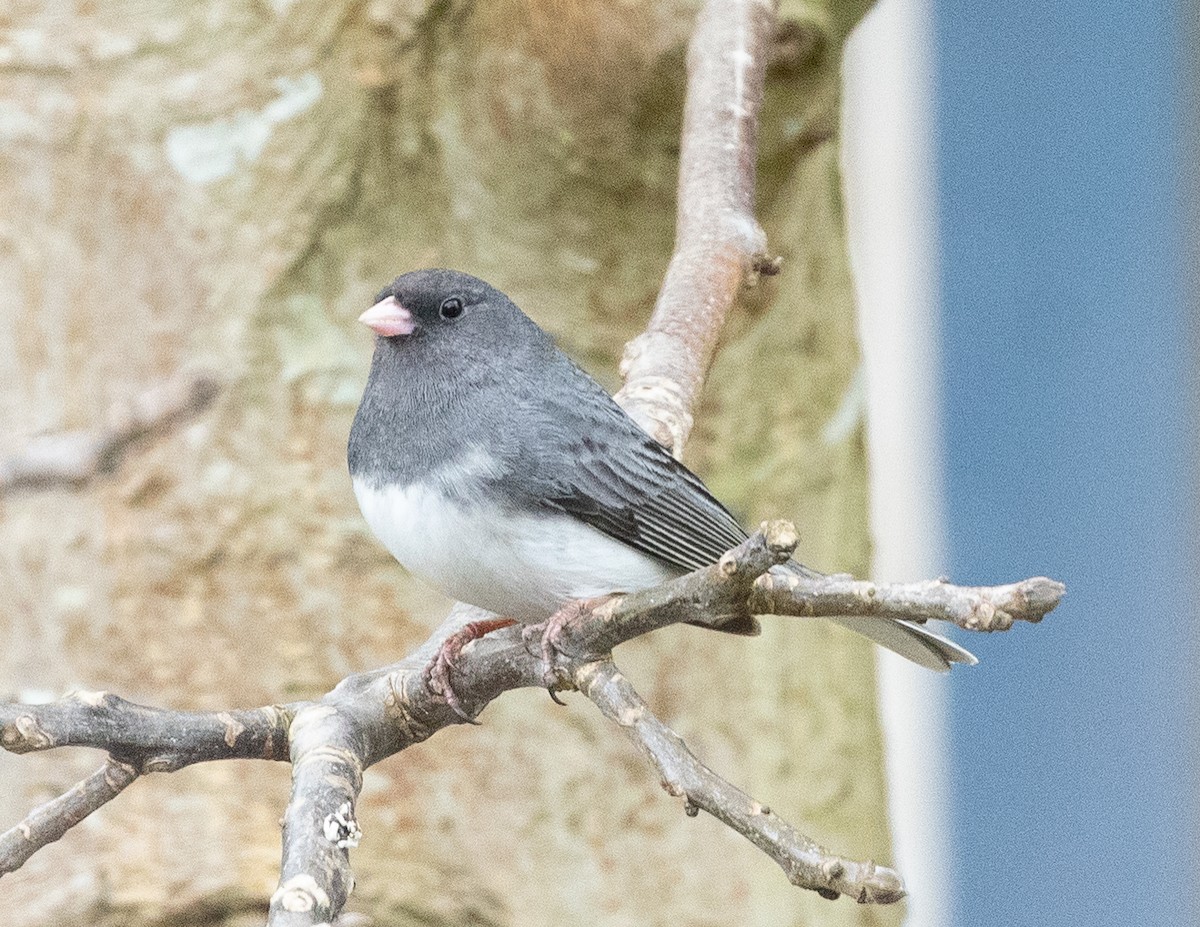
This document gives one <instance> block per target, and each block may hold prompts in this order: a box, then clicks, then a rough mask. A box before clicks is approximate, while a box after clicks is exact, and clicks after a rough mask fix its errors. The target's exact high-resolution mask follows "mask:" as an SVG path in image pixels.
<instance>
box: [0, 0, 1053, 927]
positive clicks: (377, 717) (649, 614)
mask: <svg viewBox="0 0 1200 927" xmlns="http://www.w3.org/2000/svg"><path fill="white" fill-rule="evenodd" d="M774 22H775V16H774V8H773V5H772V3H771V2H770V0H710V2H709V3H708V4H707V5H706V6H705V9H704V11H703V12H702V13H701V15H700V17H699V19H698V22H697V27H696V32H695V34H694V36H693V39H692V42H691V45H690V48H689V55H688V93H687V103H686V110H685V118H684V134H683V145H682V152H681V163H680V179H679V211H678V225H677V238H676V247H675V252H674V255H673V256H672V258H671V263H670V266H669V268H668V271H667V274H666V278H665V280H664V282H663V287H662V290H661V292H660V295H659V299H658V302H657V305H656V307H655V311H654V315H653V318H652V319H651V322H650V325H649V327H648V329H647V331H646V332H645V333H643V334H642V335H640V336H639V337H638V338H636V339H634V341H632V342H630V344H629V345H628V346H627V348H626V352H625V358H624V361H623V363H622V373H623V375H624V377H625V387H624V389H622V390H621V392H620V393H619V394H618V399H619V401H621V402H622V404H623V405H624V406H625V408H626V409H627V410H628V411H629V412H630V414H631V415H633V416H634V418H635V419H637V420H638V421H639V422H640V423H641V424H642V425H643V427H645V428H646V430H647V431H648V432H649V433H651V434H652V435H654V436H655V437H656V438H657V439H658V440H660V441H661V442H662V443H663V444H665V445H667V446H669V447H671V448H672V449H673V450H674V452H675V453H676V454H678V453H679V452H680V450H681V449H682V447H683V444H684V442H685V441H686V439H687V436H688V433H689V432H690V430H691V426H692V409H693V407H694V404H695V402H696V399H697V396H698V395H699V392H700V388H701V386H702V385H703V381H704V377H705V375H706V373H707V370H708V367H709V364H710V362H711V360H712V357H713V352H714V350H715V346H716V343H717V337H718V335H719V333H720V330H721V327H722V324H723V322H724V319H725V317H726V314H727V313H728V312H729V310H730V308H731V307H732V305H733V304H734V302H735V301H736V299H737V296H738V293H739V292H740V289H741V287H742V286H743V285H744V284H745V283H747V282H748V281H751V280H753V278H754V276H755V275H756V274H759V273H772V272H774V271H775V270H776V269H777V264H776V262H772V261H769V260H768V259H767V257H766V254H767V252H766V240H765V236H764V235H763V232H762V230H761V229H760V228H759V226H758V223H757V221H756V220H755V218H754V212H753V201H754V172H755V159H756V153H757V146H756V135H757V126H758V110H759V107H760V105H761V102H762V94H763V78H764V71H765V68H766V64H767V57H768V53H769V45H770V39H771V36H772V32H773V29H774ZM214 394H215V387H214V386H213V384H212V383H211V381H208V380H203V381H201V380H197V381H195V382H194V383H193V384H192V385H191V387H190V388H185V389H183V390H182V391H181V392H176V393H171V392H170V391H169V390H168V391H167V392H165V393H163V394H162V395H157V396H156V398H154V401H150V400H147V401H146V402H144V403H142V404H140V405H139V408H138V409H137V410H135V411H134V412H133V413H131V414H130V415H129V416H128V417H127V419H125V420H123V421H122V422H120V423H118V424H116V425H114V426H112V427H110V428H108V429H106V430H103V431H100V432H96V433H91V432H87V433H85V432H77V433H72V434H69V435H60V436H57V437H54V438H45V439H40V441H39V442H35V444H34V445H31V446H30V448H29V449H27V451H26V452H25V453H24V454H22V455H20V456H18V457H16V458H13V459H11V460H9V461H7V462H5V463H4V464H3V465H0V495H3V493H4V492H6V491H8V490H11V489H14V488H17V487H34V486H48V485H70V486H76V485H79V484H81V483H83V482H86V481H87V480H88V479H90V478H91V477H93V476H95V475H96V474H99V473H103V472H107V471H109V470H111V469H112V468H113V467H115V466H116V464H117V462H118V461H119V460H120V458H121V455H122V454H123V453H124V452H125V451H126V450H127V449H128V447H129V446H130V445H131V444H132V443H133V442H135V441H137V440H138V439H140V438H142V437H145V436H147V435H150V434H155V433H158V432H161V431H164V430H166V429H168V428H171V427H174V426H175V425H177V424H178V423H179V422H181V421H183V420H184V419H186V418H187V417H188V416H189V415H191V414H194V413H195V412H196V411H199V410H200V409H201V408H203V407H204V406H205V405H207V404H208V403H209V402H211V400H212V397H213V395H214ZM172 396H174V397H175V399H171V397H172ZM795 547H796V532H795V530H794V529H793V528H792V526H791V525H790V524H788V523H787V522H772V523H769V524H765V525H764V526H763V527H762V529H761V530H760V531H759V532H757V533H756V534H755V535H753V536H752V537H751V538H749V539H748V540H747V541H745V542H744V543H743V544H741V545H740V546H739V547H737V548H736V549H735V550H733V551H730V552H729V553H728V554H726V555H725V556H724V557H722V558H721V561H720V562H719V563H717V564H715V565H713V566H711V567H708V568H706V569H702V570H698V571H696V572H694V573H691V574H688V575H687V576H684V577H682V578H680V579H677V580H674V581H673V582H669V583H666V584H664V585H662V586H659V587H657V588H654V589H649V590H645V591H642V592H638V593H633V594H630V595H625V596H613V597H609V598H607V599H605V600H602V601H600V602H598V603H592V604H591V605H589V606H585V607H573V608H568V609H564V611H563V612H561V613H560V614H559V615H558V616H556V617H555V618H554V619H552V621H551V622H549V623H548V627H547V632H546V633H547V636H546V638H544V640H545V641H548V646H540V645H538V642H533V641H529V642H527V641H526V639H525V635H524V633H523V631H522V629H521V628H519V627H511V628H506V629H503V630H498V631H495V632H494V633H491V634H488V635H486V636H485V637H482V638H480V639H479V640H476V641H474V642H472V643H470V644H469V645H468V646H466V648H465V649H464V650H463V651H462V652H461V654H460V655H459V656H458V658H457V660H456V662H455V663H454V665H453V669H452V672H451V679H452V683H453V686H454V691H455V693H456V694H457V700H458V701H459V702H460V703H461V705H462V706H463V708H464V709H465V710H466V711H467V712H469V713H470V714H471V715H472V716H474V715H478V714H479V712H481V711H482V710H483V709H484V708H485V707H486V706H487V705H488V703H489V702H491V701H492V699H494V698H497V697H498V696H500V695H501V694H503V693H504V692H506V691H508V690H510V689H515V688H521V687H527V686H540V685H543V683H544V680H545V679H546V678H547V676H554V677H556V678H558V679H559V680H561V681H562V684H563V685H564V686H565V687H567V688H574V689H577V690H579V691H581V692H583V693H584V694H585V695H586V696H587V697H588V698H589V699H590V700H591V701H592V702H593V703H595V704H596V706H597V707H598V708H599V709H600V710H601V712H602V713H603V714H604V715H605V716H606V717H608V718H609V719H610V720H613V721H614V722H616V723H617V725H618V726H620V727H621V729H622V730H623V731H624V732H625V734H626V735H627V736H629V737H630V739H631V740H632V741H633V743H634V744H635V745H636V746H637V747H638V749H639V750H640V751H641V752H642V754H643V755H644V756H645V757H646V758H647V759H648V760H649V761H650V763H651V764H652V765H653V766H654V768H655V770H656V772H657V774H658V775H659V777H660V779H661V781H662V784H663V787H664V788H665V789H666V790H667V791H668V792H669V793H670V794H671V795H674V796H676V797H682V798H683V799H684V810H685V812H687V813H688V814H689V815H695V814H697V813H698V812H699V811H700V810H704V811H706V812H708V813H709V814H711V815H713V816H714V817H716V818H717V819H718V820H720V821H722V822H723V823H725V824H726V825H727V826H729V827H730V828H732V829H733V830H735V831H737V832H738V833H740V834H742V835H743V836H745V837H746V838H747V839H749V840H750V841H751V842H752V843H753V844H754V845H755V846H756V847H758V848H759V849H760V850H762V851H763V852H764V853H766V854H767V855H768V856H770V857H771V858H772V859H774V860H775V861H776V862H777V863H778V864H779V865H780V866H781V867H782V868H783V870H784V871H785V873H786V874H787V876H788V878H789V880H791V881H792V882H793V883H794V884H795V885H797V886H800V887H802V888H808V889H812V890H814V891H817V892H819V893H820V894H822V895H824V896H825V897H829V898H836V897H839V896H840V895H847V896H849V897H852V898H855V899H857V900H858V901H859V902H863V903H880V904H884V903H890V902H894V901H896V900H898V899H899V898H901V897H903V894H904V891H903V887H902V885H901V882H900V879H899V877H898V875H897V874H896V873H895V872H893V871H892V870H890V869H886V868H884V867H880V866H876V865H875V864H874V863H871V862H858V861H853V860H847V859H843V858H842V857H839V856H836V855H833V854H831V853H830V852H829V851H827V850H825V849H823V848H822V847H820V846H818V845H816V844H815V843H814V842H813V841H812V840H810V839H809V838H807V837H805V836H804V835H803V834H801V833H800V832H799V831H798V830H796V829H795V828H794V827H792V826H791V825H789V824H787V823H786V822H784V821H782V820H781V819H779V818H778V817H777V816H776V815H774V814H773V813H772V812H771V811H770V809H768V808H767V807H765V806H764V805H762V804H761V803H759V802H757V801H755V800H754V799H753V798H751V797H750V796H748V795H746V794H745V793H743V792H741V791H740V790H738V789H737V788H735V787H734V786H732V785H731V784H730V783H728V782H726V781H725V780H724V779H722V778H721V777H720V776H718V775H717V774H716V773H714V772H713V771H711V770H710V769H708V768H707V767H706V766H704V765H703V764H702V763H701V762H700V761H699V760H698V759H697V758H696V757H695V756H694V755H693V754H692V753H691V752H690V751H689V750H688V749H687V747H686V746H685V745H684V744H683V742H682V741H681V740H680V739H679V737H678V736H677V735H676V734H674V733H673V732H672V731H671V730H670V729H668V728H667V727H666V726H665V725H664V724H663V723H662V722H661V721H660V720H659V719H658V718H656V717H654V715H653V714H651V712H650V711H649V709H648V708H647V706H646V705H645V703H644V702H643V701H642V699H641V697H640V696H639V695H638V694H637V693H636V692H635V691H634V689H633V687H632V685H631V684H630V683H629V682H628V680H626V679H625V678H624V677H623V676H622V675H621V673H620V671H619V670H618V669H617V668H616V666H615V665H614V664H613V662H612V659H611V654H612V650H613V648H615V647H617V646H619V645H620V644H621V643H623V642H625V641H627V640H630V639H632V638H634V637H637V636H639V635H641V634H645V633H648V632H650V631H653V630H656V629H658V628H662V627H666V626H668V625H671V624H675V623H677V622H682V621H690V622H700V623H716V622H719V621H720V620H721V619H723V618H727V617H729V616H736V615H749V614H772V613H773V614H780V615H793V616H808V615H821V616H828V617H836V616H863V615H866V616H879V617H881V618H885V617H886V618H907V619H910V620H913V621H926V620H928V619H931V618H937V619H941V620H950V621H954V622H955V623H957V624H959V625H960V626H962V627H965V628H969V629H972V630H1004V629H1007V628H1008V627H1010V626H1011V625H1012V622H1013V621H1014V620H1024V621H1038V620H1040V619H1041V618H1042V616H1044V615H1045V614H1046V613H1047V612H1048V611H1050V610H1051V609H1052V608H1054V606H1055V605H1056V604H1057V602H1058V600H1059V599H1060V598H1061V596H1062V594H1063V592H1064V589H1063V587H1062V585H1061V584H1059V583H1055V582H1053V581H1051V580H1047V579H1041V578H1038V579H1032V580H1026V581H1024V582H1022V583H1017V584H1014V585H1010V586H999V587H975V588H968V587H957V586H952V585H950V584H949V583H946V582H942V581H938V582H932V583H917V584H910V585H880V586H877V585H875V584H872V583H867V582H862V581H858V580H854V579H852V578H849V577H843V576H833V577H823V578H818V579H808V578H803V577H796V576H791V575H783V574H776V573H774V572H771V568H772V567H773V566H774V565H776V564H779V563H782V562H783V561H785V560H787V559H788V558H789V557H790V556H791V554H792V552H793V551H794V549H795ZM469 555H470V552H469V551H464V556H469ZM486 617H488V616H487V613H483V612H481V611H480V610H478V609H473V608H471V607H469V606H463V605H459V606H456V607H455V608H454V610H452V612H451V614H450V615H449V617H448V618H447V619H446V621H445V622H443V624H442V626H441V627H439V628H438V629H437V630H436V631H435V632H434V633H433V635H432V636H431V637H430V638H429V640H427V641H426V642H425V644H423V645H422V646H421V647H420V648H418V649H417V650H416V651H414V652H413V653H411V654H410V655H409V656H408V657H406V658H405V659H404V660H402V661H401V662H399V663H396V664H393V665H391V666H387V667H383V668H382V669H378V670H374V671H371V672H366V673H359V674H355V675H352V676H349V677H347V678H346V679H344V680H343V681H342V682H341V683H339V684H338V686H337V687H336V688H335V689H333V690H332V691H331V692H329V693H328V694H326V695H325V696H324V697H322V698H320V699H316V700H313V701H308V702H299V703H295V704H291V705H282V706H279V705H271V706H266V707H264V708H260V709H255V710H239V711H228V712H180V711H170V710H165V709H159V708H152V707H147V706H142V705H135V704H133V703H131V702H127V701H124V700H122V699H119V698H117V697H115V696H112V695H108V694H104V693H73V694H71V695H68V696H65V697H64V698H63V699H61V700H59V701H57V702H54V703H51V704H46V705H19V704H8V705H0V746H3V747H4V749H6V750H8V751H10V752H13V753H27V752H31V751H40V750H48V749H53V748H57V747H70V746H81V747H99V748H101V749H104V750H107V751H108V753H109V758H108V760H107V761H106V763H105V765H104V766H103V767H102V768H101V769H100V770H98V771H97V772H96V773H94V774H93V775H91V776H89V777H88V778H87V779H85V780H84V781H83V782H81V783H80V784H79V785H77V786H75V787H74V788H73V789H71V790H70V791H69V792H67V793H66V794H65V795H63V796H61V797H60V798H58V799H55V800H54V801H51V802H49V803H47V804H45V805H43V806H41V807H40V808H38V809H36V810H34V811H33V812H31V814H30V815H29V816H28V817H27V818H26V819H25V820H24V821H22V822H21V823H20V824H18V825H17V826H16V827H14V828H12V829H10V830H9V831H7V832H6V833H4V834H2V835H0V875H2V874H3V873H6V872H11V871H13V870H14V869H16V868H18V867H19V866H21V865H22V864H23V863H24V862H25V861H26V860H27V859H29V858H30V856H32V855H33V853H35V852H37V851H38V850H39V849H41V848H42V847H45V846H47V845H48V844H50V843H52V842H54V841H55V840H57V839H59V838H60V837H61V836H62V835H63V834H64V833H66V832H67V831H68V830H69V829H70V828H71V827H73V826H74V825H75V824H77V823H79V821H80V820H82V819H83V818H84V817H85V816H86V815H87V814H90V813H91V812H92V811H94V810H95V809H97V808H99V807H100V806H101V805H103V804H105V803H106V802H108V801H109V800H111V799H112V798H114V797H115V796H116V795H117V794H119V793H120V791H121V790H122V789H124V788H126V787H128V786H129V785H130V784H131V783H132V782H133V781H134V780H135V779H136V778H138V777H139V776H141V775H145V774H148V773H151V772H169V771H173V770H176V769H180V768H182V767H184V766H187V765H190V764H192V763H198V762H206V761H214V760H224V759H232V758H240V759H264V760H284V759H285V758H286V759H288V760H290V762H291V763H292V769H293V775H292V796H291V801H290V802H289V804H288V808H287V811H286V813H285V816H284V822H283V823H284V830H283V859H282V866H281V874H280V883H279V888H278V890H277V891H276V892H275V894H274V895H273V896H272V899H271V906H270V915H269V923H270V924H271V925H273V927H279V925H319V924H328V923H331V922H332V921H333V919H334V918H335V917H336V916H337V915H338V913H339V912H340V911H341V910H342V908H343V906H344V905H345V903H346V900H347V898H348V896H349V894H350V892H351V891H352V890H353V886H354V877H353V873H352V872H351V869H350V863H349V851H350V849H352V848H353V847H355V846H357V844H358V842H359V840H360V839H361V838H362V833H361V830H360V828H359V826H358V824H357V821H356V815H355V809H356V806H357V802H358V798H359V793H360V791H361V788H362V780H363V773H364V771H365V770H366V769H368V768H369V767H370V766H372V765H374V764H375V763H378V762H380V761H381V760H384V759H386V758H388V757H390V756H393V755H395V754H396V753H399V752H401V751H403V750H404V749H406V748H407V747H409V746H411V745H413V744H416V743H419V742H421V741H423V740H426V739H427V738H429V737H431V736H433V735H434V734H435V733H437V732H438V731H439V730H441V729H442V728H445V727H447V726H450V725H453V724H459V723H462V722H463V719H462V718H461V717H460V716H459V715H458V714H457V713H456V711H455V710H454V708H453V707H451V704H449V703H448V701H447V699H446V698H445V697H444V696H443V694H442V693H441V692H440V691H439V690H438V689H437V686H436V685H435V684H434V682H433V681H432V680H431V678H430V676H429V675H428V674H427V673H426V672H425V670H426V668H427V667H428V666H429V665H430V662H431V660H432V659H433V658H434V656H435V655H436V654H437V653H438V652H439V651H440V649H441V647H442V644H443V643H444V642H445V641H446V640H447V639H448V638H449V637H450V636H451V635H453V634H455V633H456V632H458V631H459V630H461V629H462V628H463V627H464V626H465V625H467V624H468V623H469V622H472V621H475V620H479V619H481V618H486Z"/></svg>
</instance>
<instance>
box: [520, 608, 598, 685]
mask: <svg viewBox="0 0 1200 927" xmlns="http://www.w3.org/2000/svg"><path fill="white" fill-rule="evenodd" d="M607 598H608V596H599V597H597V598H594V599H576V600H574V601H572V602H568V603H567V604H566V605H564V606H563V607H562V608H560V609H559V610H558V611H556V612H555V613H554V614H553V615H551V616H550V617H549V618H547V619H546V620H545V621H543V622H541V624H531V625H528V626H527V627H526V628H525V629H524V630H523V631H522V632H521V633H522V636H523V637H524V639H525V646H526V648H527V649H529V650H530V651H531V652H536V653H538V654H539V655H540V656H541V658H542V663H543V666H544V668H543V670H542V682H543V683H544V684H545V686H546V691H547V692H549V693H550V698H552V699H553V700H554V701H555V702H557V703H558V704H559V705H564V704H566V703H565V702H563V701H562V699H560V698H559V697H558V695H557V694H556V693H558V692H559V691H561V690H563V689H569V688H573V686H571V685H570V683H569V681H568V680H567V679H565V678H564V677H563V675H562V673H561V672H560V671H559V668H558V655H559V654H561V653H562V652H563V651H562V650H561V649H560V648H559V646H558V638H559V636H560V635H561V634H562V629H563V627H564V626H565V625H567V624H568V623H570V622H571V621H574V620H575V619H576V618H578V617H579V616H580V615H582V614H583V613H584V612H588V611H591V610H592V609H593V608H595V607H596V606H597V605H599V604H600V603H601V602H603V601H605V600H606V599H607ZM534 644H536V645H537V647H538V650H537V651H534V650H533V645H534Z"/></svg>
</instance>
